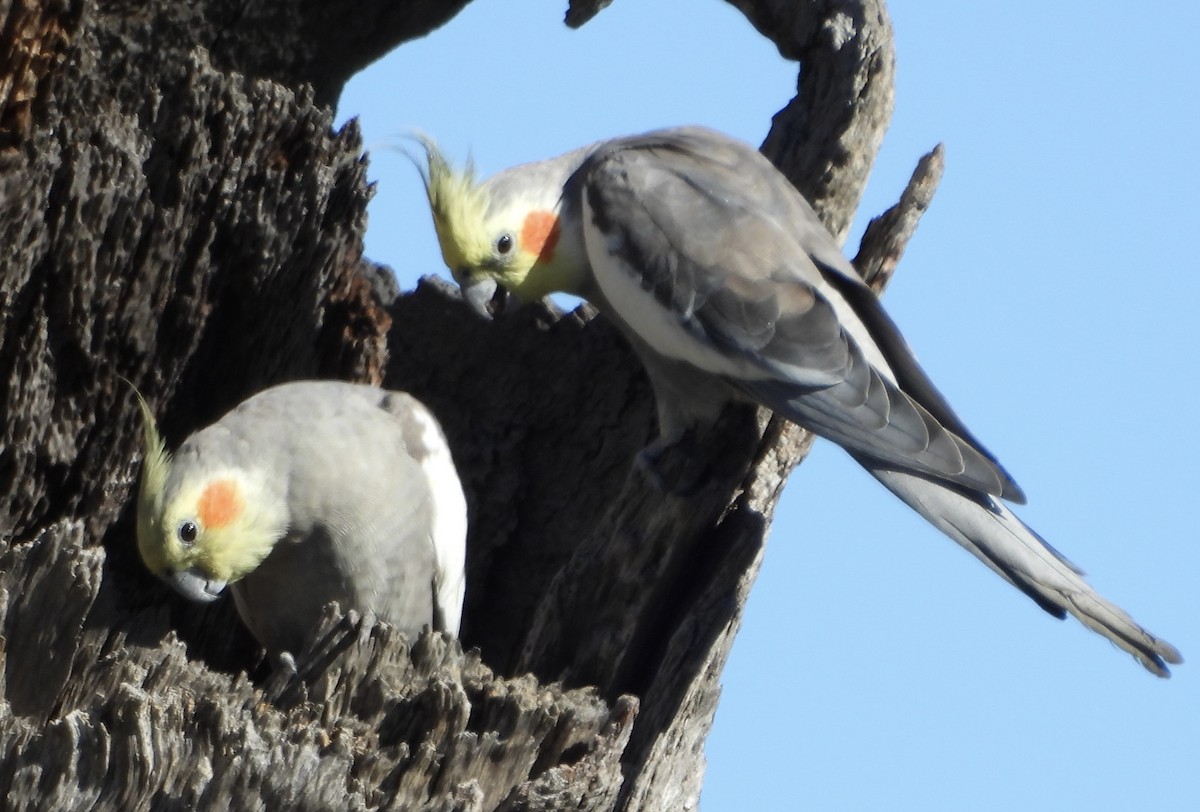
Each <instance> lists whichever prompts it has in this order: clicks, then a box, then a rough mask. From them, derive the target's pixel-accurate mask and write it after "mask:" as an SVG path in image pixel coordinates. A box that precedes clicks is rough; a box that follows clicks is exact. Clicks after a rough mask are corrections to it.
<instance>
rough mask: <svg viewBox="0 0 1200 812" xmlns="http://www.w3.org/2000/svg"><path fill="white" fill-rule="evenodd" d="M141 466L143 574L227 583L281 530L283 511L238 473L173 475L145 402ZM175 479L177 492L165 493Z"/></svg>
mask: <svg viewBox="0 0 1200 812" xmlns="http://www.w3.org/2000/svg"><path fill="white" fill-rule="evenodd" d="M138 400H139V402H140V403H141V409H142V427H143V434H144V440H145V446H146V448H145V459H144V462H143V465H142V481H141V487H140V489H139V493H138V522H137V542H138V551H139V552H140V553H141V556H142V561H143V562H145V564H146V568H147V569H149V570H150V572H152V573H153V574H154V575H157V576H159V577H163V578H170V577H172V576H176V575H178V574H180V573H193V574H196V575H198V576H200V577H203V578H206V579H211V580H212V581H214V582H222V583H232V582H234V581H237V580H238V579H240V578H242V577H244V576H245V575H247V574H248V573H250V572H251V571H253V570H254V569H255V568H256V567H257V566H258V565H259V564H260V563H262V560H263V559H264V558H266V556H267V554H268V553H270V551H271V548H272V547H273V546H274V545H275V542H276V541H277V540H278V539H279V538H280V537H281V536H282V535H283V533H284V530H285V528H286V524H287V522H286V509H285V508H283V507H282V506H280V505H275V504H274V503H273V501H272V500H270V499H268V498H266V497H265V496H264V494H263V489H262V488H261V487H259V485H260V484H261V483H256V481H255V480H254V479H253V478H250V477H248V476H247V475H246V473H245V472H242V471H232V470H231V471H218V472H207V473H205V474H203V475H197V476H195V477H189V476H187V472H186V471H183V472H173V471H172V468H173V466H174V463H173V461H172V459H171V455H170V454H169V453H168V452H167V450H166V447H165V446H164V445H163V442H162V438H161V437H160V436H159V433H158V429H157V427H156V426H155V424H154V416H153V415H152V414H151V412H150V409H149V407H148V406H147V405H146V403H145V401H142V400H141V396H140V395H139V396H138ZM172 473H182V474H183V475H182V476H179V477H175V480H176V482H175V485H174V487H173V488H172V491H171V492H170V493H168V492H167V488H168V486H169V483H170V481H171V480H172V476H171V475H172Z"/></svg>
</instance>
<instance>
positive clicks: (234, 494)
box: [196, 479, 245, 527]
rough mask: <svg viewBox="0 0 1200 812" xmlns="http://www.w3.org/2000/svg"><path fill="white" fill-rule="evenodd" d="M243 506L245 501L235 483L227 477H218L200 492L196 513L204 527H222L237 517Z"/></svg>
mask: <svg viewBox="0 0 1200 812" xmlns="http://www.w3.org/2000/svg"><path fill="white" fill-rule="evenodd" d="M243 507H245V503H244V502H243V501H242V494H241V493H240V492H239V491H238V487H237V485H235V484H234V483H233V482H232V481H230V480H228V479H218V480H217V481H216V482H213V483H211V484H209V486H208V487H207V488H205V489H204V492H203V493H201V494H200V502H199V504H198V505H197V506H196V514H197V518H198V519H200V524H201V525H203V526H204V527H224V526H225V525H227V524H229V523H230V522H232V521H233V520H234V519H236V518H237V517H238V514H240V513H241V512H242V508H243Z"/></svg>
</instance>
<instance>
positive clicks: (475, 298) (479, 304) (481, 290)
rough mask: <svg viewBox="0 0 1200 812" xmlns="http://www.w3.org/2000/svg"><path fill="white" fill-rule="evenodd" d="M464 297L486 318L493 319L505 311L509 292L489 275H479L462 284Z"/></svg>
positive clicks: (473, 308) (472, 307)
mask: <svg viewBox="0 0 1200 812" xmlns="http://www.w3.org/2000/svg"><path fill="white" fill-rule="evenodd" d="M462 292H463V299H465V300H466V302H467V304H468V305H470V306H471V309H472V310H474V311H475V312H476V313H478V314H479V315H480V316H482V317H483V318H485V319H489V320H490V319H492V318H493V317H495V316H496V315H498V314H499V313H501V312H503V311H504V303H505V302H506V301H507V299H508V292H507V291H506V290H504V288H502V287H500V286H499V285H497V284H496V280H495V279H492V278H490V277H487V276H477V277H475V278H474V279H472V280H471V281H469V282H468V283H467V284H465V285H463V286H462Z"/></svg>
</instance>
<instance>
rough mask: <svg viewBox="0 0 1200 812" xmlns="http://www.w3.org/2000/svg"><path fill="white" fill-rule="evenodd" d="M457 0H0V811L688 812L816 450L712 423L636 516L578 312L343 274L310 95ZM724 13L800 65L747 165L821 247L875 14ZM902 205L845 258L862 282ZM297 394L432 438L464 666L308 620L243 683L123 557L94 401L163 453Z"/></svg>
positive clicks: (113, 429)
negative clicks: (142, 420) (419, 417)
mask: <svg viewBox="0 0 1200 812" xmlns="http://www.w3.org/2000/svg"><path fill="white" fill-rule="evenodd" d="M462 5H463V3H462V2H449V3H440V4H439V3H434V2H424V3H406V4H395V3H389V2H384V0H369V1H368V2H364V3H362V4H359V6H357V7H356V8H355V10H354V14H353V15H352V18H347V17H346V16H345V11H344V9H343V8H342V7H341V6H337V5H336V4H330V3H321V2H316V0H305V2H299V3H295V2H291V3H284V2H280V1H279V0H267V2H261V3H255V4H251V5H249V6H247V5H245V4H244V3H240V2H239V3H233V2H229V0H212V2H199V3H189V4H180V3H174V2H169V0H157V2H149V3H138V4H126V3H120V2H103V3H102V2H95V1H94V0H74V1H72V0H64V2H59V3H48V2H47V3H38V2H33V1H32V0H24V1H23V2H22V1H20V0H18V2H14V3H9V4H3V5H0V239H2V240H3V243H4V245H5V246H6V252H5V254H4V255H3V256H0V410H2V413H3V418H4V419H3V420H2V421H0V534H2V546H0V656H2V657H3V663H2V666H3V667H2V669H0V798H2V799H4V801H3V804H4V805H7V806H8V807H11V808H30V809H35V808H45V809H62V808H75V807H80V806H85V807H88V808H96V809H151V808H230V809H243V808H245V809H255V808H270V809H276V808H295V809H325V808H346V809H422V810H493V809H504V810H551V809H563V808H571V809H579V810H608V809H617V808H619V809H631V810H632V809H639V810H658V809H686V808H693V807H694V806H695V804H696V801H697V797H698V794H699V788H700V782H701V779H702V776H703V752H702V751H703V742H704V739H705V737H706V735H707V733H708V730H709V727H710V725H711V721H712V716H713V713H714V711H715V708H716V704H717V698H718V695H719V677H720V673H721V670H722V668H723V666H724V663H725V659H726V657H727V655H728V652H729V648H730V646H731V644H732V641H733V638H734V635H735V634H736V633H737V629H738V626H739V624H740V621H741V615H742V609H743V607H744V605H745V601H746V597H747V594H748V592H749V589H750V586H751V584H752V583H753V580H754V577H755V575H756V573H757V570H758V566H759V564H760V562H761V558H762V550H763V544H764V541H765V538H766V533H767V530H768V528H769V525H770V521H771V515H772V512H773V509H774V505H775V502H776V500H777V499H778V496H779V493H780V491H781V489H782V486H783V483H784V481H785V480H786V478H787V475H788V474H789V473H790V471H791V470H792V468H793V467H794V466H795V465H796V464H797V463H798V462H799V460H800V459H801V458H802V457H803V455H804V454H805V453H806V451H807V448H808V445H809V442H810V440H811V438H810V437H808V436H807V435H806V434H805V433H803V432H801V431H799V430H797V429H796V428H795V427H794V426H791V425H788V424H785V423H782V422H780V421H776V420H767V416H766V415H765V414H762V413H758V412H756V411H754V410H751V409H734V410H731V411H730V413H729V414H728V415H727V416H726V418H725V420H726V422H725V423H724V424H723V425H722V426H721V427H720V430H718V431H717V432H715V433H714V434H713V435H712V436H708V437H699V438H694V439H693V440H692V441H691V442H690V444H688V445H686V446H683V447H680V448H676V449H672V450H670V451H668V452H667V456H666V458H665V462H666V464H667V465H668V466H669V465H670V464H671V463H672V460H673V459H674V461H675V462H677V463H681V462H682V461H683V460H684V459H686V460H687V463H688V466H687V467H688V468H689V469H695V468H696V463H697V462H699V463H700V467H701V468H703V469H705V470H706V472H707V473H706V475H705V476H703V477H700V478H699V479H697V480H696V481H695V482H693V483H691V484H692V487H689V488H685V489H680V490H678V491H677V492H670V493H663V492H662V491H660V490H659V489H657V488H656V487H654V486H652V484H651V483H649V482H648V481H647V480H646V475H645V473H644V472H643V471H642V470H641V469H640V468H637V467H635V466H634V465H633V464H632V462H633V458H634V455H635V454H636V452H637V451H638V450H639V449H640V448H641V447H642V446H643V445H644V444H645V443H646V441H647V440H648V439H649V438H650V437H652V436H653V432H654V426H653V422H654V409H653V398H652V394H651V392H650V389H649V386H648V384H647V382H646V378H645V376H644V374H643V373H642V371H641V369H640V367H639V365H638V363H637V361H636V359H635V358H634V356H633V355H632V353H631V352H630V351H629V349H628V348H627V347H626V346H625V345H624V343H623V342H622V340H621V338H620V337H619V336H618V334H617V333H616V331H615V330H614V329H613V328H611V326H609V325H608V324H607V323H605V322H604V321H603V320H602V319H598V318H595V317H594V313H593V312H592V311H591V310H590V309H589V308H582V309H580V310H578V311H576V312H574V313H571V314H565V315H564V314H561V313H557V312H555V311H554V310H553V309H552V308H550V307H548V306H546V305H537V306H530V307H526V308H523V309H521V310H519V311H516V312H510V313H506V314H504V315H503V316H502V317H500V318H498V319H496V320H494V321H483V320H481V319H479V318H477V317H476V316H474V315H473V314H472V313H471V312H470V311H469V310H468V308H466V307H465V306H464V305H463V304H462V302H461V301H460V300H459V299H458V296H457V293H456V292H455V291H452V290H449V289H448V288H447V286H445V285H443V284H439V283H436V282H426V283H423V284H421V285H420V286H419V287H418V289H417V290H416V291H414V292H412V293H409V294H405V295H403V296H399V295H397V291H396V290H395V288H394V281H393V280H392V279H391V278H390V276H389V275H388V273H387V272H386V269H381V268H379V267H377V266H373V265H371V264H370V263H369V262H365V261H363V260H362V258H361V237H362V232H363V228H364V223H365V207H366V203H367V200H368V199H369V196H370V189H369V187H368V185H367V183H366V178H365V173H364V161H363V158H362V155H361V145H360V143H359V140H358V136H357V132H356V131H355V129H354V127H353V126H352V125H351V126H348V127H346V128H345V129H344V130H343V131H341V132H338V133H333V132H331V131H330V127H331V115H330V111H329V109H328V106H327V103H328V102H331V101H332V100H334V99H335V98H336V96H337V93H338V92H339V90H340V88H341V85H342V83H344V81H345V79H346V78H347V77H348V76H349V75H350V74H351V73H352V72H353V71H354V70H355V69H357V68H358V67H360V66H361V65H362V64H364V63H365V61H366V60H369V59H370V58H373V57H374V56H375V55H377V54H379V53H382V52H383V51H384V50H387V49H388V48H390V47H392V46H394V45H395V44H397V43H398V42H400V41H401V40H402V39H404V38H408V37H411V36H416V35H419V34H421V33H425V32H428V31H429V30H432V29H433V28H434V27H436V26H437V25H440V24H441V23H442V22H444V21H445V20H446V19H448V18H449V17H450V16H452V14H453V13H454V12H456V11H457V10H458V9H459V8H460V7H461V6H462ZM737 5H738V7H739V8H741V9H742V10H743V11H745V12H746V13H747V15H748V16H749V17H750V18H751V19H752V20H753V21H754V22H755V24H756V25H758V26H759V29H760V30H762V31H764V32H765V33H767V34H768V36H770V37H771V38H772V39H774V41H775V42H776V43H777V45H778V47H779V48H780V49H781V51H782V52H783V53H785V54H786V55H791V56H793V57H801V58H803V59H804V60H805V69H804V73H803V74H802V79H801V89H802V91H803V92H802V94H801V98H800V99H798V100H796V101H794V102H793V103H792V104H791V105H789V107H788V108H787V109H786V110H785V111H784V112H782V113H781V114H780V115H779V116H777V118H776V126H775V128H774V130H773V132H772V135H771V136H769V137H768V141H767V144H766V145H765V147H764V149H765V150H766V151H767V152H768V154H769V155H770V156H771V157H772V158H773V159H775V160H776V161H777V162H779V163H780V164H781V165H782V166H783V167H784V168H785V170H786V171H787V172H788V174H789V176H790V177H791V178H792V179H793V181H794V182H796V183H797V184H798V185H799V186H800V188H802V190H804V191H805V192H806V193H808V194H809V195H810V196H811V197H813V199H814V202H815V204H816V206H817V208H818V211H820V212H822V214H823V216H825V217H826V218H827V221H828V222H829V223H831V225H832V227H833V228H834V230H835V231H836V232H838V233H842V232H844V229H845V223H848V222H849V218H850V216H851V214H852V212H853V208H854V205H855V203H856V202H857V199H858V196H859V195H860V193H861V189H862V185H863V183H864V182H865V174H866V168H867V167H869V165H870V162H871V160H872V158H873V156H874V153H875V149H876V148H877V146H878V143H879V140H880V138H881V136H882V129H883V126H884V123H885V122H886V120H887V117H888V115H889V114H890V104H891V96H890V94H891V85H890V78H891V72H890V71H891V59H892V57H891V50H890V47H891V46H890V43H891V37H890V30H889V28H888V24H887V20H886V16H885V15H884V13H883V10H882V7H881V5H880V4H879V3H878V2H872V1H871V0H862V2H849V1H848V0H847V1H846V2H835V0H826V2H807V3H802V4H781V3H777V2H773V0H753V1H752V0H742V2H738V3H737ZM585 6H586V7H589V8H593V9H599V8H602V7H603V4H597V3H591V4H579V6H578V7H579V8H580V9H583V8H585ZM928 191H930V192H931V188H930V189H929V190H928ZM917 197H919V195H918V196H917ZM910 198H912V200H915V199H917V198H916V197H913V196H912V195H906V200H908V201H909V202H907V203H903V204H902V205H901V210H902V211H903V212H907V214H906V215H905V216H903V217H896V218H892V219H889V220H887V221H886V222H884V223H883V224H882V225H880V226H878V227H877V229H876V231H875V232H873V235H874V236H873V237H872V239H876V238H878V240H879V242H878V244H879V245H887V246H889V248H888V252H885V253H884V256H886V257H891V258H892V259H889V260H887V261H888V262H891V263H892V264H894V259H895V258H897V257H898V256H899V251H900V250H902V247H903V242H904V241H905V240H906V239H907V236H908V235H909V234H911V228H912V226H913V225H915V216H916V215H919V212H920V207H919V206H917V205H916V204H914V203H912V200H910ZM889 252H890V253H889ZM868 254H869V252H868V251H867V249H864V256H867V255H868ZM876 264H878V263H876ZM312 376H319V377H340V378H346V379H356V380H369V381H373V382H377V383H384V384H386V385H388V386H391V387H395V388H402V389H407V390H409V391H411V392H413V393H414V394H415V395H417V396H418V397H420V398H421V399H422V400H424V401H425V402H427V403H428V404H429V405H430V406H431V407H432V408H433V409H434V411H435V413H436V414H437V415H438V417H439V419H440V420H441V421H442V423H443V424H444V426H445V428H446V432H447V435H448V437H449V439H450V440H451V443H452V446H453V448H454V454H455V459H456V463H457V464H458V466H459V468H460V470H461V472H462V475H463V480H464V483H465V486H466V489H467V491H468V499H469V504H470V514H471V528H472V529H471V538H470V540H469V553H468V594H467V606H466V611H465V614H464V622H463V630H462V631H463V643H462V644H461V645H460V644H459V643H457V642H453V641H448V640H446V639H444V638H442V637H440V636H436V635H425V636H423V637H421V638H420V639H419V640H417V641H416V642H415V644H414V645H413V646H412V647H411V648H410V647H409V646H408V644H407V642H406V641H405V640H403V639H402V638H401V637H400V636H399V635H397V634H396V633H395V632H394V631H393V630H391V629H390V628H389V627H386V626H383V625H380V624H377V623H375V622H374V621H373V619H371V618H369V617H368V618H362V617H358V616H357V615H355V614H354V613H350V614H348V615H347V616H345V617H343V616H341V615H338V614H337V613H336V612H334V611H332V610H331V611H330V613H328V614H327V616H326V619H325V621H324V622H323V623H322V625H321V627H320V628H319V629H317V630H315V632H314V637H313V642H312V644H311V646H310V648H309V650H308V651H307V652H306V653H305V654H304V655H303V656H301V657H300V658H299V659H298V661H299V662H300V663H301V670H300V672H299V673H298V674H290V673H288V672H286V671H279V670H274V671H273V670H272V664H271V663H267V662H263V661H262V660H261V653H260V652H259V651H258V649H257V647H256V646H255V644H254V642H253V640H252V639H251V638H250V637H249V635H248V634H247V633H246V632H245V630H244V629H243V628H242V627H241V625H240V623H239V622H238V620H237V618H236V614H235V613H234V611H233V608H232V606H231V605H230V602H218V603H217V604H215V605H213V606H211V607H197V606H194V605H190V604H187V603H185V602H184V601H182V600H181V599H179V598H177V597H174V596H173V595H172V594H170V593H169V592H168V591H167V590H166V589H164V588H163V587H161V586H160V585H158V584H157V583H155V582H154V581H152V579H150V578H149V576H148V575H146V573H145V571H144V568H143V567H142V566H141V564H140V562H139V561H138V560H137V555H136V552H135V551H134V545H133V522H132V515H131V509H130V505H129V496H130V494H131V493H132V490H133V488H134V486H135V483H136V470H137V460H138V445H139V439H138V432H137V416H136V410H135V406H134V403H133V399H132V397H131V394H130V392H129V390H128V388H127V386H126V385H125V384H124V383H122V382H121V380H120V378H121V377H124V378H127V379H129V380H131V381H133V382H134V383H136V384H137V386H138V387H139V388H140V389H141V391H142V392H143V393H144V394H145V395H146V396H147V398H148V399H149V400H150V402H151V404H152V405H153V407H154V408H155V410H156V411H157V412H158V413H159V415H160V416H161V423H162V428H163V430H164V433H165V435H166V437H167V440H168V443H170V444H173V443H175V442H177V441H178V440H179V439H181V438H182V437H183V436H185V435H186V434H187V433H188V432H190V431H192V430H194V429H195V428H197V427H199V426H200V425H203V424H205V423H207V422H209V421H211V420H212V419H214V418H215V417H217V416H218V415H219V414H221V413H222V412H223V411H224V410H225V409H227V408H228V407H229V406H231V405H232V404H234V403H235V402H237V401H238V400H240V399H242V398H243V397H245V396H246V395H247V394H249V393H250V392H252V391H255V390H257V389H260V388H262V387H263V386H266V385H268V384H271V383H276V382H279V381H283V380H287V379H295V378H302V377H312ZM464 646H465V647H466V649H467V650H466V651H465V652H464ZM247 675H249V676H247Z"/></svg>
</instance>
